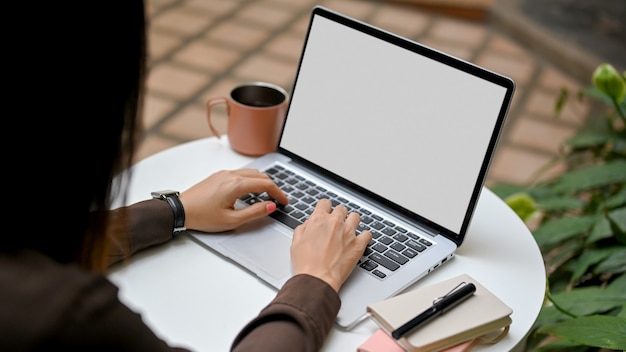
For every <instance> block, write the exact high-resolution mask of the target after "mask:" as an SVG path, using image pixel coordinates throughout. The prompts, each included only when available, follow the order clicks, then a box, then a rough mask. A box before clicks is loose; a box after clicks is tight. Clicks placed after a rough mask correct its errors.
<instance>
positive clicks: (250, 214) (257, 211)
mask: <svg viewBox="0 0 626 352" xmlns="http://www.w3.org/2000/svg"><path fill="white" fill-rule="evenodd" d="M275 210H276V203H274V202H272V201H266V202H259V203H254V204H252V205H250V206H248V207H245V208H241V209H237V210H235V211H234V214H233V216H234V217H235V218H237V220H238V221H239V222H242V223H243V222H248V221H250V220H254V219H258V218H261V217H264V216H267V214H270V213H273V212H274V211H275Z"/></svg>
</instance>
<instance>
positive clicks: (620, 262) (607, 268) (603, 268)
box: [594, 247, 626, 274]
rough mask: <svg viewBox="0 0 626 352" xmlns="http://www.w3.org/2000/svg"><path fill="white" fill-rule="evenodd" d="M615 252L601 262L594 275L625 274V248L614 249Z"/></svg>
mask: <svg viewBox="0 0 626 352" xmlns="http://www.w3.org/2000/svg"><path fill="white" fill-rule="evenodd" d="M615 249H616V250H615V251H614V252H613V253H611V255H609V256H608V257H607V258H606V259H605V260H603V261H602V262H601V263H600V264H598V266H597V267H596V270H594V273H596V274H619V273H623V272H626V247H615Z"/></svg>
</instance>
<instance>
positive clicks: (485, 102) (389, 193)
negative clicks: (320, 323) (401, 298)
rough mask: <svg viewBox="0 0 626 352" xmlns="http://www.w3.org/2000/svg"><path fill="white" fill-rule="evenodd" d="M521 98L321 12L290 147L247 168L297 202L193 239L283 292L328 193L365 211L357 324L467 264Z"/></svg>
mask: <svg viewBox="0 0 626 352" xmlns="http://www.w3.org/2000/svg"><path fill="white" fill-rule="evenodd" d="M513 91H514V82H513V81H512V80H511V79H509V78H507V77H504V76H502V75H500V74H497V73H494V72H491V71H488V70H486V69H484V68H481V67H478V66H476V65H474V64H472V63H469V62H466V61H463V60H460V59H458V58H455V57H452V56H450V55H447V54H445V53H443V52H440V51H437V50H435V49H433V48H429V47H426V46H424V45H421V44H419V43H416V42H414V41H411V40H408V39H405V38H402V37H400V36H397V35H394V34H392V33H390V32H387V31H384V30H382V29H379V28H376V27H374V26H371V25H369V24H367V23H364V22H362V21H359V20H355V19H353V18H350V17H347V16H345V15H343V14H341V13H338V12H335V11H333V10H330V9H328V8H325V7H322V6H316V7H314V8H313V10H312V13H311V18H310V23H309V28H308V33H307V36H306V39H305V43H304V47H303V51H302V55H301V58H300V62H299V66H298V71H297V75H296V79H295V82H294V85H293V88H292V92H291V97H290V101H289V107H288V109H287V117H286V120H285V123H284V126H283V130H282V134H281V137H280V141H279V144H278V147H277V150H276V152H273V153H270V154H266V155H264V156H262V157H260V158H257V159H255V160H253V161H252V162H251V163H250V164H249V165H246V166H245V167H246V168H255V169H258V170H261V171H263V172H266V173H267V174H268V175H270V177H272V178H273V179H274V181H275V182H276V183H277V184H278V185H279V186H280V187H281V188H282V189H283V190H284V191H285V193H286V194H287V195H288V197H289V198H290V204H289V205H288V206H284V207H282V206H281V207H279V209H278V210H277V211H276V212H275V213H273V214H272V215H271V216H268V217H266V218H263V219H260V220H258V221H254V222H252V223H249V224H246V225H244V226H242V227H241V228H238V229H236V230H233V231H228V232H225V233H220V234H206V233H200V232H190V234H191V237H192V238H193V239H195V240H196V241H197V242H199V243H200V244H202V245H204V246H206V247H208V248H210V249H212V250H214V251H216V252H218V253H220V254H221V255H223V256H224V257H226V258H229V259H230V260H232V261H233V262H235V263H237V264H238V265H240V266H241V267H243V268H245V269H247V270H249V272H250V273H252V274H253V275H256V276H258V277H259V278H260V279H261V280H263V281H265V282H266V283H267V284H269V285H271V286H272V287H274V288H276V289H279V288H280V287H281V286H282V285H283V284H284V283H285V281H286V280H287V279H289V278H290V277H291V264H290V254H289V248H290V245H291V236H292V233H293V228H294V227H295V226H297V225H299V224H300V223H301V222H302V221H303V220H304V219H306V218H307V216H308V215H309V214H310V213H311V211H312V209H313V207H314V206H315V204H316V203H317V200H318V199H319V198H329V199H331V201H332V202H333V205H335V206H336V205H337V204H344V205H346V206H347V207H348V209H349V210H350V211H357V212H359V213H360V214H361V224H360V226H359V229H358V230H357V233H358V232H360V231H363V230H364V229H369V230H370V231H372V234H373V235H374V238H373V240H372V241H371V243H370V244H369V246H368V248H367V250H366V251H365V253H364V255H363V257H362V258H361V260H360V262H359V263H358V265H357V266H356V267H355V269H354V270H353V272H352V274H351V276H350V277H349V278H348V280H347V281H346V282H345V284H344V286H343V287H342V289H341V291H340V297H341V300H342V305H341V309H340V311H339V314H338V317H337V320H336V324H337V325H338V326H339V327H342V328H344V329H351V328H352V327H354V326H355V325H356V324H357V323H359V322H360V321H361V320H363V319H364V318H365V317H366V316H367V315H366V307H367V305H368V304H371V303H373V302H376V301H380V300H383V299H386V298H388V297H391V296H394V295H396V294H398V293H400V292H402V291H403V290H404V289H406V288H407V287H409V286H410V285H412V284H413V283H415V282H416V281H418V280H420V279H421V278H423V277H424V276H425V275H427V274H428V273H430V272H432V271H433V270H435V269H436V268H438V267H440V266H441V265H442V264H444V263H445V262H447V261H449V260H452V259H453V257H454V253H455V250H456V249H457V248H458V247H459V246H461V244H462V243H463V241H464V240H465V236H466V233H467V229H468V227H469V225H470V222H471V220H472V215H473V213H474V210H475V208H476V204H477V201H478V198H479V196H480V193H481V190H482V188H483V184H484V181H485V176H486V174H487V170H488V167H489V163H490V160H491V158H492V155H493V153H494V149H495V148H496V144H497V141H498V137H499V135H500V131H501V128H502V125H503V122H504V119H505V115H506V113H507V110H508V107H509V103H510V101H511V98H512V95H513ZM263 199H267V195H266V194H260V195H258V194H249V195H246V196H244V197H242V198H241V199H239V200H238V201H237V204H236V205H235V206H236V207H245V206H248V205H249V204H252V203H254V202H257V201H259V200H263Z"/></svg>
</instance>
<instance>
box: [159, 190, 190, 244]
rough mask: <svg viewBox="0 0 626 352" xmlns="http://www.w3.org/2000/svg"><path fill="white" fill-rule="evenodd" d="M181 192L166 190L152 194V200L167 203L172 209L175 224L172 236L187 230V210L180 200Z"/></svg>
mask: <svg viewBox="0 0 626 352" xmlns="http://www.w3.org/2000/svg"><path fill="white" fill-rule="evenodd" d="M179 195H180V192H177V191H172V190H165V191H157V192H152V198H155V199H160V200H163V201H166V202H167V203H168V204H169V206H170V208H171V209H172V214H173V218H174V224H173V226H172V234H173V235H174V236H176V235H179V234H180V233H182V232H184V231H185V230H186V227H185V209H184V207H183V203H182V202H181V201H180V198H179Z"/></svg>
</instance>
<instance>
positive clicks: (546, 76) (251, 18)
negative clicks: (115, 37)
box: [137, 0, 590, 185]
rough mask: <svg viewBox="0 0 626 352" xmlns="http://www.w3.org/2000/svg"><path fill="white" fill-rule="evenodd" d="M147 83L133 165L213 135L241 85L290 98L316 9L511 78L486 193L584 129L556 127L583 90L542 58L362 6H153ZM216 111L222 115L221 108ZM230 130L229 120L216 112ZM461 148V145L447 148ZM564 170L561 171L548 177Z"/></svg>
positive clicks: (418, 15)
mask: <svg viewBox="0 0 626 352" xmlns="http://www.w3.org/2000/svg"><path fill="white" fill-rule="evenodd" d="M147 3H148V11H149V16H150V30H149V40H150V48H149V53H150V70H151V71H150V74H149V77H148V95H147V100H146V106H145V114H144V124H145V127H146V129H147V135H146V139H145V141H144V143H143V144H142V146H141V148H140V150H139V153H138V155H137V160H140V159H142V158H145V157H147V156H149V155H152V154H154V153H156V152H159V151H161V150H164V149H166V148H169V147H172V146H175V145H177V144H180V143H184V142H187V141H191V140H195V139H199V138H204V137H208V136H211V135H212V133H211V131H210V130H209V127H208V125H207V122H206V111H205V105H204V103H205V101H206V100H207V98H208V97H211V96H215V95H222V94H225V93H226V92H228V91H229V89H230V88H231V87H233V86H234V85H236V84H238V83H241V82H245V81H267V82H271V83H274V84H278V85H281V86H283V87H285V88H286V89H287V90H290V88H291V84H292V81H293V79H294V75H295V72H296V66H297V62H298V58H299V55H300V50H301V47H302V44H303V41H304V35H305V31H306V28H307V25H308V19H309V14H310V10H311V8H312V7H313V6H314V5H317V4H320V5H324V6H326V7H329V8H331V9H333V10H336V11H339V12H343V13H345V14H347V15H349V16H352V17H355V18H357V19H360V20H364V21H366V22H368V23H371V24H373V25H376V26H378V27H381V28H383V29H386V30H389V31H392V32H394V33H396V34H399V35H401V36H404V37H407V38H410V39H412V40H415V41H418V42H420V43H423V44H426V45H428V46H431V47H434V48H436V49H438V50H441V51H444V52H448V53H450V54H453V55H455V56H458V57H460V58H462V59H465V60H468V61H471V62H473V63H475V64H478V65H481V66H484V67H486V68H488V69H491V70H493V71H496V72H499V73H502V74H505V75H507V76H509V77H511V78H512V79H513V80H514V81H515V82H516V85H517V90H516V92H515V95H514V99H513V104H512V107H511V110H510V113H509V115H508V118H507V122H506V124H505V127H504V131H503V136H502V139H501V141H500V143H499V146H498V149H497V152H496V156H495V158H494V160H493V163H492V166H491V169H490V172H489V174H488V180H487V185H492V184H494V183H500V182H511V183H518V184H520V183H527V182H530V181H531V180H532V179H533V175H534V174H535V173H536V172H537V171H538V170H539V169H540V168H541V167H542V166H544V165H546V163H548V161H550V160H552V159H553V158H555V156H557V154H558V151H559V147H560V145H561V143H562V142H563V141H564V140H565V139H566V138H568V137H569V136H571V135H572V134H574V133H575V131H576V129H577V128H578V127H580V126H581V123H583V121H584V117H585V116H586V115H587V114H588V111H589V110H590V107H589V106H586V105H583V104H581V103H575V102H570V103H568V104H567V105H566V107H565V109H564V111H563V113H562V115H561V116H560V118H558V119H557V118H554V113H553V107H554V104H555V102H556V99H557V97H558V95H559V93H560V91H561V89H562V88H567V89H569V90H570V91H571V92H576V91H578V89H580V88H581V87H583V86H586V85H587V82H578V81H576V80H575V79H574V78H572V76H570V75H568V74H566V73H565V72H562V71H560V70H559V68H558V67H557V66H555V65H554V64H553V63H550V62H548V61H546V60H544V59H543V58H542V57H541V56H539V54H536V53H533V52H532V51H531V50H529V49H527V48H525V47H524V46H522V45H521V44H519V42H518V41H516V40H515V39H514V38H511V37H508V36H507V35H506V34H504V33H502V32H501V31H499V30H497V28H496V27H495V26H493V25H492V24H491V21H489V20H487V21H471V20H465V19H463V18H460V17H448V16H445V15H443V14H440V13H434V12H427V11H425V10H420V9H419V8H417V7H415V6H412V5H402V4H400V3H398V2H385V1H365V0H324V1H314V0H188V1H184V0H148V1H147ZM218 109H219V108H218ZM213 115H214V117H213V118H214V119H215V120H214V121H217V122H218V123H217V126H218V129H219V130H220V131H221V132H225V131H226V126H227V119H226V116H225V111H223V110H222V111H219V110H215V108H214V112H213ZM450 143H454V144H456V145H457V146H458V147H459V148H463V141H450ZM560 170H561V166H560V165H559V164H558V163H556V166H555V167H553V168H552V169H551V170H550V171H549V172H548V173H547V174H545V175H544V176H543V177H547V176H548V175H553V174H554V173H558V172H559V171H560Z"/></svg>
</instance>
